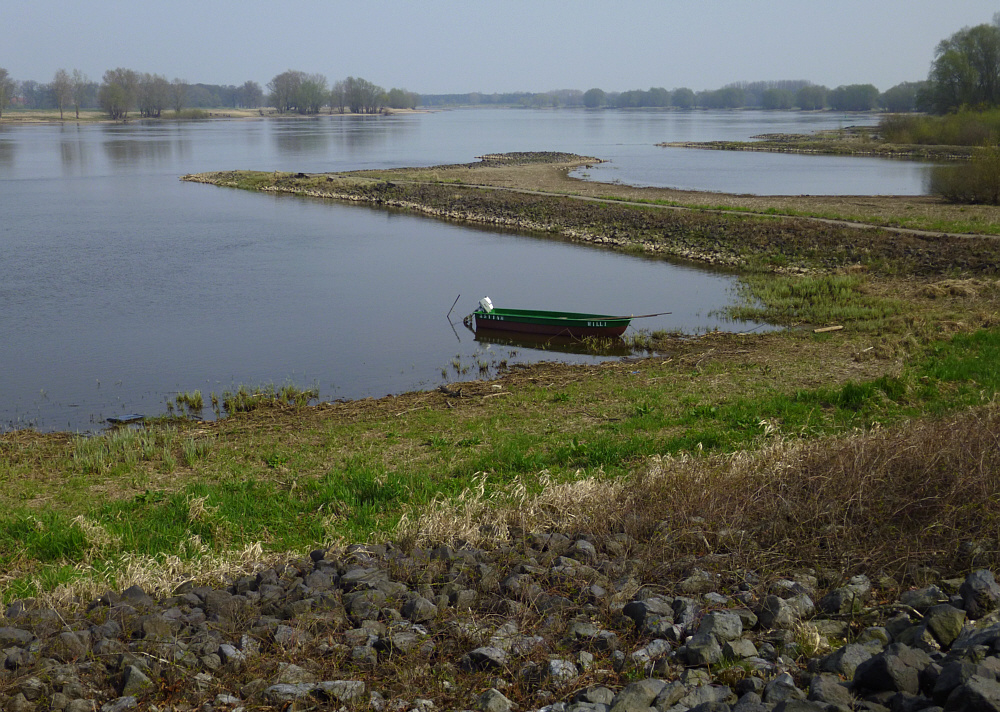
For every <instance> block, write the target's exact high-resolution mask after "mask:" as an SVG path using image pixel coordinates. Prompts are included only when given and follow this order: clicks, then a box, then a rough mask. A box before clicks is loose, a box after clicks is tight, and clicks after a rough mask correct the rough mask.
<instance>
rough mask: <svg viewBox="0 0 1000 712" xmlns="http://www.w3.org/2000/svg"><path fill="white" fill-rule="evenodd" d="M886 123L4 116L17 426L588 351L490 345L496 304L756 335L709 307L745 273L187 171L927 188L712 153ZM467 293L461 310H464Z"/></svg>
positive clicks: (826, 119) (4, 242) (846, 165)
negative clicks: (567, 161)
mask: <svg viewBox="0 0 1000 712" xmlns="http://www.w3.org/2000/svg"><path fill="white" fill-rule="evenodd" d="M871 120H872V119H870V118H867V117H866V118H864V119H859V118H857V117H853V116H852V117H845V116H842V115H841V116H838V115H828V114H795V113H782V112H718V113H713V112H692V113H690V114H683V113H681V112H635V113H630V112H614V111H605V112H585V111H570V110H567V111H533V110H496V109H491V110H457V111H445V112H438V113H432V114H407V115H396V116H390V117H366V118H360V117H339V116H334V117H321V118H318V119H268V120H246V121H201V122H189V123H152V124H143V123H132V124H128V125H85V126H77V125H75V124H67V125H62V126H60V125H36V126H11V125H9V124H2V123H0V206H2V208H3V210H2V214H3V216H4V217H3V220H2V221H0V265H2V267H3V278H2V281H0V303H2V304H3V309H2V311H0V333H3V335H4V338H3V339H2V340H0V395H2V399H0V429H10V428H21V427H36V428H38V429H40V430H63V429H68V430H80V431H87V430H94V429H97V428H100V427H102V426H103V425H104V424H105V420H106V418H108V417H111V416H120V415H123V414H128V413H141V414H145V415H158V414H162V413H163V412H165V410H166V403H167V402H168V401H169V400H171V399H172V398H173V397H174V395H175V394H176V393H177V392H183V391H193V390H195V389H197V390H200V391H201V392H202V393H203V395H204V396H205V398H206V400H207V398H208V394H209V393H211V392H216V393H219V394H221V393H222V392H223V391H225V390H231V389H235V388H236V387H237V386H239V385H240V384H249V385H264V384H269V383H274V384H277V385H282V384H284V383H294V384H296V385H298V386H300V387H316V388H318V389H319V390H320V392H321V396H322V398H324V399H330V398H358V397H366V396H376V397H377V396H382V395H385V394H388V393H398V392H402V391H405V390H412V389H415V388H427V387H433V386H435V385H437V384H440V383H442V382H450V381H452V380H456V379H461V378H472V377H475V376H477V375H478V373H479V364H486V365H492V364H496V363H498V362H500V361H507V362H508V363H513V362H517V361H531V360H537V359H553V358H559V359H568V360H589V359H592V358H593V357H590V356H583V355H575V354H564V353H560V352H558V351H553V350H542V349H532V348H527V347H507V346H502V345H497V344H484V343H479V342H476V341H475V340H474V339H473V338H472V334H471V333H469V332H468V331H466V330H465V329H464V328H463V327H462V326H461V323H460V317H461V316H462V315H464V314H467V313H468V312H469V311H471V310H472V308H473V307H474V306H475V303H476V301H477V300H478V299H479V297H481V296H484V295H486V294H488V295H489V296H490V297H491V298H492V299H493V301H494V302H495V303H496V304H497V305H498V306H512V307H528V308H553V309H563V310H576V311H594V312H604V313H608V312H610V313H626V314H628V313H640V314H641V313H649V312H659V311H671V312H672V314H671V315H669V316H663V317H658V318H656V319H651V320H648V321H647V322H645V323H642V324H638V323H637V325H640V326H642V327H644V328H649V329H671V330H681V331H684V332H687V333H695V332H703V331H706V330H710V329H716V328H721V329H747V328H758V327H759V325H754V324H730V323H727V322H725V321H722V320H720V319H719V318H718V317H716V316H714V315H713V312H714V311H716V310H718V309H721V308H723V307H724V306H725V305H726V304H728V303H730V301H731V300H732V298H733V284H734V281H733V280H734V278H733V277H732V276H731V275H727V274H724V273H719V272H714V271H709V270H703V269H698V268H695V267H692V266H687V265H676V264H671V263H668V262H665V261H661V260H651V259H643V258H637V257H628V256H623V255H616V254H611V253H607V252H604V251H601V250H598V249H594V248H590V247H586V246H579V245H572V244H567V243H562V242H558V241H551V240H545V239H541V238H538V237H533V236H530V235H512V234H510V233H504V232H498V231H492V230H485V229H475V228H471V227H463V226H456V225H451V224H445V223H441V222H438V221H434V220H431V219H427V218H422V217H415V216H410V215H402V214H399V213H395V212H392V211H382V210H372V209H369V208H366V207H357V206H348V205H339V204H329V203H324V202H321V201H314V200H305V199H299V198H295V197H289V196H271V195H260V194H250V193H243V192H240V191H232V190H222V189H217V188H212V187H209V186H203V185H196V184H190V183H182V182H180V181H179V180H178V177H179V176H181V175H183V174H186V173H193V172H200V171H209V170H221V169H231V168H246V169H260V170H294V171H300V170H301V171H307V172H318V171H333V170H350V169H362V168H377V167H395V166H413V165H434V164H444V163H456V162H468V161H470V160H473V159H474V157H475V156H478V155H482V154H485V153H498V152H503V151H525V150H527V151H530V150H557V151H571V152H575V153H581V154H589V155H594V156H596V157H599V158H604V159H606V160H608V161H609V163H606V164H601V166H599V167H597V168H594V169H591V170H590V171H588V173H589V174H590V177H591V178H592V179H597V180H618V181H621V182H626V183H635V184H647V185H670V186H674V187H681V188H694V189H703V190H722V191H732V192H758V193H788V192H793V193H844V192H861V193H900V194H902V193H911V194H912V193H920V192H922V191H923V174H924V171H925V168H926V167H925V166H923V165H921V164H916V163H903V162H893V161H879V160H875V159H870V160H869V159H856V158H850V159H845V158H836V159H829V160H828V159H826V158H821V157H814V156H813V157H804V156H780V155H776V154H753V153H732V152H726V153H714V152H706V151H684V150H680V149H664V148H658V147H656V146H655V144H656V143H657V142H661V141H679V140H701V139H705V140H708V139H738V138H748V137H750V136H752V135H755V134H758V133H764V132H779V131H781V132H790V131H798V132H802V131H810V130H815V129H820V128H837V127H838V126H846V125H850V124H857V123H861V122H862V121H871ZM457 295H461V298H460V299H459V303H458V305H457V306H456V307H455V311H454V313H453V314H452V317H451V320H452V321H453V322H455V324H454V325H453V324H452V323H449V320H448V319H447V318H446V314H447V312H448V309H449V307H450V306H451V304H452V303H453V301H454V300H455V298H456V296H457Z"/></svg>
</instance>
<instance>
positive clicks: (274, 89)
mask: <svg viewBox="0 0 1000 712" xmlns="http://www.w3.org/2000/svg"><path fill="white" fill-rule="evenodd" d="M267 88H268V91H269V92H270V94H268V101H269V102H270V105H271V106H273V107H275V108H276V109H277V110H278V112H279V113H285V112H297V113H299V114H318V113H320V111H322V110H323V108H324V107H328V108H329V110H330V113H331V114H332V113H333V112H335V111H336V112H338V113H341V114H343V113H346V112H348V111H350V112H351V113H352V114H377V113H380V112H381V111H383V110H384V109H386V108H390V109H415V108H416V107H417V104H418V103H419V101H420V96H419V95H418V94H415V93H414V92H411V91H407V90H406V89H398V88H393V89H390V90H389V91H386V90H385V89H383V88H382V87H380V86H378V85H377V84H373V83H372V82H370V81H368V80H367V79H362V78H361V77H347V78H346V79H342V80H340V81H337V82H334V83H333V85H332V86H330V85H328V82H327V79H326V77H325V76H323V75H322V74H306V73H305V72H300V71H297V70H293V69H289V70H288V71H286V72H282V73H281V74H278V75H276V76H275V77H274V78H273V79H272V80H271V81H270V82H268V84H267Z"/></svg>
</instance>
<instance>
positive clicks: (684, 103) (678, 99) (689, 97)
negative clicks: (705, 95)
mask: <svg viewBox="0 0 1000 712" xmlns="http://www.w3.org/2000/svg"><path fill="white" fill-rule="evenodd" d="M670 105H671V106H676V107H677V108H678V109H691V108H694V91H693V90H692V89H688V88H687V87H681V88H680V89H674V91H673V93H671V95H670Z"/></svg>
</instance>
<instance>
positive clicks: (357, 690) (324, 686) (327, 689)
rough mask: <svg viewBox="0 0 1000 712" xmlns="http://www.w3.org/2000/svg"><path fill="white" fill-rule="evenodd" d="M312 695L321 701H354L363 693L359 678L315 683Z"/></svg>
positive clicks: (363, 688) (363, 687)
mask: <svg viewBox="0 0 1000 712" xmlns="http://www.w3.org/2000/svg"><path fill="white" fill-rule="evenodd" d="M313 695H314V696H315V697H317V698H318V699H320V700H322V701H323V702H330V701H333V702H356V701H358V700H360V699H361V698H363V697H364V695H365V683H364V682H362V681H361V680H326V681H324V682H319V683H317V684H316V686H315V689H314V690H313Z"/></svg>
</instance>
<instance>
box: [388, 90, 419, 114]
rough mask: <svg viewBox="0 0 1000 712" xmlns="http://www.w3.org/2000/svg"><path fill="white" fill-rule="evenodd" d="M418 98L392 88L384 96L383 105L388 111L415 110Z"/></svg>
mask: <svg viewBox="0 0 1000 712" xmlns="http://www.w3.org/2000/svg"><path fill="white" fill-rule="evenodd" d="M419 102H420V96H419V95H418V94H415V93H414V92H412V91H407V90H406V89H396V88H392V89H390V90H389V93H388V94H386V100H385V104H386V106H388V107H389V108H390V109H416V108H417V104H418V103H419Z"/></svg>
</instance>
